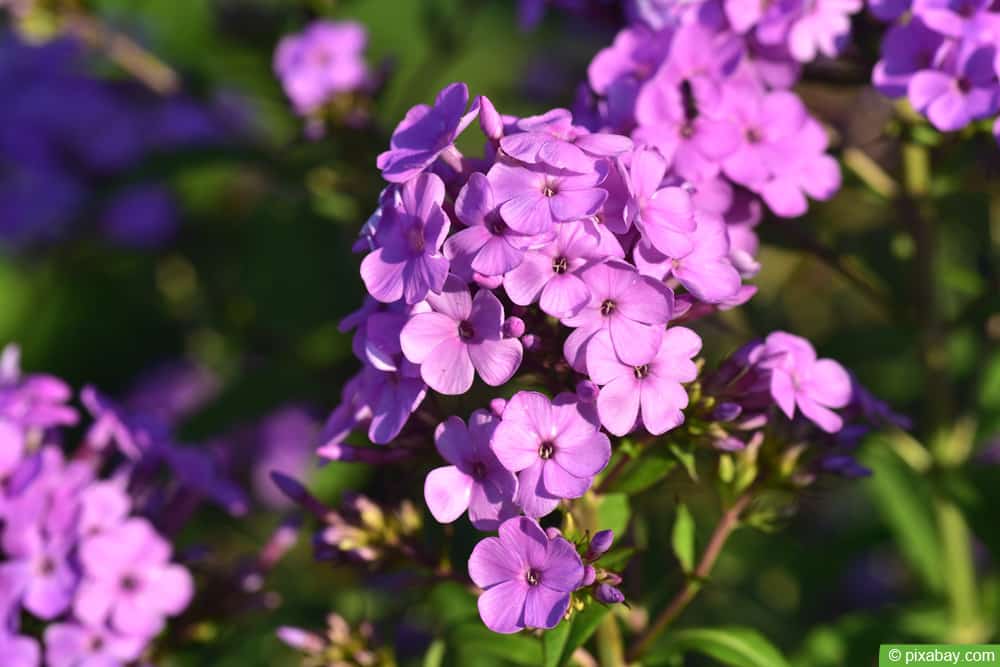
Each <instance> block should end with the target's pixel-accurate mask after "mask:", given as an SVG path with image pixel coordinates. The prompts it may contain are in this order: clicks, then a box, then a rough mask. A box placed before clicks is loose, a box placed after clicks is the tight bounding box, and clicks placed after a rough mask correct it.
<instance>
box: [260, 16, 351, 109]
mask: <svg viewBox="0 0 1000 667" xmlns="http://www.w3.org/2000/svg"><path fill="white" fill-rule="evenodd" d="M367 42H368V35H367V32H366V31H365V28H364V26H363V25H361V24H360V23H356V22H354V21H315V22H313V23H311V24H310V25H309V26H308V27H307V28H306V29H305V30H303V31H302V32H300V33H298V34H294V35H287V36H285V37H283V38H282V39H281V41H280V42H279V43H278V48H277V49H276V51H275V53H274V70H275V72H276V73H277V75H278V78H279V79H281V84H282V86H283V87H284V89H285V94H286V95H288V98H289V99H290V100H291V101H292V103H293V104H294V105H295V110H296V111H298V112H299V113H300V114H308V113H312V112H313V111H315V110H316V109H318V108H319V107H320V106H322V105H323V104H325V103H326V102H327V101H328V100H329V99H330V97H332V96H333V95H335V94H336V93H341V92H347V91H352V90H357V89H359V88H362V87H365V86H366V85H368V81H369V73H368V66H367V65H366V64H365V61H364V50H365V46H366V45H367Z"/></svg>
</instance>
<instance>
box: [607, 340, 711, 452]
mask: <svg viewBox="0 0 1000 667" xmlns="http://www.w3.org/2000/svg"><path fill="white" fill-rule="evenodd" d="M700 350H701V338H699V337H698V335H697V334H695V333H694V332H693V331H691V330H690V329H687V328H685V327H671V328H669V329H667V331H666V333H665V334H664V336H663V339H662V340H661V342H660V346H659V349H658V350H657V352H656V355H655V356H654V357H653V358H652V359H650V360H649V361H648V362H647V363H643V364H641V365H632V364H628V363H625V362H623V361H622V360H621V358H620V356H619V355H618V354H616V352H615V348H614V347H613V346H612V344H611V338H610V336H609V335H608V334H607V333H605V332H601V333H599V334H598V335H596V336H594V338H593V339H591V341H590V343H589V344H588V345H587V371H588V372H589V373H590V378H591V380H593V381H594V382H596V383H597V384H599V385H601V393H600V394H599V395H598V397H597V412H598V414H599V415H600V417H601V424H603V425H604V428H606V429H608V431H610V432H611V433H613V434H614V435H619V436H621V435H625V434H627V433H628V432H630V431H631V430H632V429H633V428H634V427H635V425H636V423H637V421H638V420H639V418H640V412H641V421H642V425H643V426H644V427H645V429H646V430H647V431H649V432H650V433H652V434H653V435H660V434H662V433H666V432H667V431H669V430H670V429H672V428H676V427H677V426H679V425H680V424H682V423H683V422H684V413H683V412H681V410H682V409H683V408H685V407H687V404H688V395H687V391H685V389H684V387H683V386H682V383H685V382H691V381H692V380H694V379H695V378H696V377H697V375H698V369H697V367H696V366H695V364H694V362H693V361H692V359H693V358H694V357H695V355H697V354H698V352H699V351H700Z"/></svg>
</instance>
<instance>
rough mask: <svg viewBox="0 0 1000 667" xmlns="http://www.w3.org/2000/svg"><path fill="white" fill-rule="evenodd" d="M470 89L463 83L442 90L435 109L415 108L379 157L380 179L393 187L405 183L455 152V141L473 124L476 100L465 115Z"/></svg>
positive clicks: (435, 101) (426, 107)
mask: <svg viewBox="0 0 1000 667" xmlns="http://www.w3.org/2000/svg"><path fill="white" fill-rule="evenodd" d="M468 104H469V88H468V87H467V86H466V85H465V84H464V83H452V84H450V85H448V86H445V88H444V89H442V90H441V92H440V93H438V96H437V99H436V100H434V106H433V107H429V106H427V105H426V104H418V105H417V106H415V107H413V108H412V109H410V110H409V111H408V112H407V114H406V117H405V118H404V119H403V120H402V121H401V122H400V123H399V125H397V126H396V129H395V130H394V131H393V133H392V140H391V141H390V143H389V146H390V147H389V150H388V151H386V152H384V153H382V154H381V155H379V156H378V168H379V169H381V170H382V177H383V178H385V180H387V181H390V182H392V183H405V182H406V181H408V180H410V179H411V178H413V177H414V176H416V175H417V174H419V173H420V172H422V171H424V170H426V169H428V168H429V167H430V166H431V165H432V164H434V162H435V161H436V160H437V158H438V157H439V156H440V155H442V154H445V153H447V154H448V157H449V158H451V157H455V156H454V155H452V154H453V153H454V152H455V145H454V144H455V139H457V138H458V135H460V134H461V133H462V132H463V131H464V130H465V128H467V127H468V126H469V124H470V123H472V121H473V120H475V118H476V115H477V114H478V113H479V100H478V99H477V100H476V101H475V102H474V103H473V104H472V108H471V109H469V111H468V112H466V106H467V105H468Z"/></svg>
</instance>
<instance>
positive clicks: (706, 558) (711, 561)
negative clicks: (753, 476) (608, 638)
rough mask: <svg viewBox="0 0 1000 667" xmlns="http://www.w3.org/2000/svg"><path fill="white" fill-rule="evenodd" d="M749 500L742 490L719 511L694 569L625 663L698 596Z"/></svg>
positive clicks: (748, 496)
mask: <svg viewBox="0 0 1000 667" xmlns="http://www.w3.org/2000/svg"><path fill="white" fill-rule="evenodd" d="M752 500H753V496H752V495H751V493H750V492H749V491H747V492H744V494H743V495H742V496H740V497H739V498H737V499H736V502H734V503H733V505H732V507H730V508H729V509H728V510H726V511H725V512H723V514H722V517H721V518H720V519H719V523H718V524H717V525H716V526H715V530H714V531H712V536H711V538H709V540H708V546H706V547H705V551H704V553H703V554H702V555H701V559H700V560H699V561H698V564H697V565H696V566H695V568H694V572H692V573H691V575H690V576H689V577H688V578H687V581H685V582H684V585H683V586H682V587H681V589H680V590H679V591H678V592H677V595H675V596H674V597H673V599H672V600H670V602H669V603H668V604H667V606H666V608H664V610H663V611H661V612H660V614H659V616H657V617H656V620H654V621H653V623H652V624H651V625H650V626H649V628H648V629H647V630H646V632H645V633H643V635H642V636H641V637H639V640H638V641H637V642H636V643H635V645H633V646H632V648H631V649H629V652H628V661H629V662H635V661H636V660H638V659H639V658H641V657H642V654H643V653H645V652H646V651H647V650H648V649H649V647H650V645H651V644H652V643H653V640H655V639H656V638H657V637H658V636H660V634H661V633H662V632H663V631H664V630H666V629H667V626H669V625H670V624H671V623H673V621H674V620H675V619H676V618H677V617H678V616H680V615H681V612H683V611H684V610H685V609H687V606H688V605H689V604H691V602H692V601H693V600H694V599H695V597H697V596H698V592H699V591H700V590H701V587H702V583H703V582H704V581H705V580H706V579H708V576H709V575H710V574H712V568H714V567H715V562H716V561H717V560H718V559H719V555H720V554H721V553H722V549H723V547H725V546H726V542H727V541H728V540H729V536H730V535H732V534H733V531H734V530H736V528H737V527H738V526H739V525H740V518H741V517H742V515H743V512H744V511H746V509H747V507H748V506H749V505H750V502H751V501H752Z"/></svg>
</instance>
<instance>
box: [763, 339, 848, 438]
mask: <svg viewBox="0 0 1000 667" xmlns="http://www.w3.org/2000/svg"><path fill="white" fill-rule="evenodd" d="M764 347H765V354H767V355H768V357H770V358H771V361H770V362H769V363H768V365H769V366H770V368H771V395H772V396H773V397H774V400H775V402H776V403H777V404H778V407H780V408H781V411H782V412H784V413H785V415H786V416H788V418H789V419H791V418H792V417H794V416H795V409H796V407H797V408H798V409H799V410H800V411H801V412H802V414H804V415H805V416H806V417H807V418H808V419H809V420H810V421H812V422H813V423H814V424H816V425H817V426H819V427H820V428H821V429H823V430H824V431H826V432H827V433H836V432H837V431H839V430H840V429H841V427H842V426H843V423H844V422H843V419H842V418H841V417H840V415H838V414H837V413H836V412H834V411H833V409H836V408H843V407H845V406H846V405H847V404H848V403H849V402H850V401H851V394H852V390H851V378H850V376H849V375H848V374H847V371H845V370H844V368H843V367H842V366H841V365H840V364H838V363H837V362H836V361H834V360H832V359H817V358H816V351H815V350H814V349H813V346H812V345H811V344H810V343H809V341H807V340H806V339H805V338H801V337H799V336H793V335H792V334H788V333H784V332H782V331H776V332H774V333H772V334H771V335H769V336H768V337H767V339H766V340H765V342H764Z"/></svg>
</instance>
